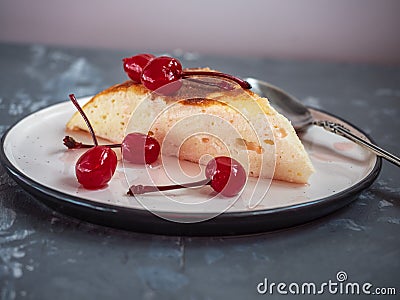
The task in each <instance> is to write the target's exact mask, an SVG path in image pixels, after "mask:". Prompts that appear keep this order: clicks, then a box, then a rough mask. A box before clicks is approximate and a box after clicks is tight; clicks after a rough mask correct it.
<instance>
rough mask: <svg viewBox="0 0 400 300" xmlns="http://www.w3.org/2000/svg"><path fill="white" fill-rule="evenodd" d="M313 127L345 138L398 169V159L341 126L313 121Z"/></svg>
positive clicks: (399, 163)
mask: <svg viewBox="0 0 400 300" xmlns="http://www.w3.org/2000/svg"><path fill="white" fill-rule="evenodd" d="M313 125H317V126H320V127H323V128H324V129H326V130H328V131H330V132H333V133H336V134H338V135H341V136H343V137H345V138H348V139H349V140H351V141H353V142H355V143H357V144H358V145H360V146H362V147H364V148H367V149H368V150H370V151H372V152H373V153H375V154H376V155H378V156H381V157H383V158H385V159H386V160H388V161H389V162H391V163H392V164H395V165H396V166H398V167H400V158H398V157H397V156H395V155H393V154H391V153H389V152H387V151H386V150H383V149H382V148H380V147H378V146H377V145H374V144H372V143H370V142H367V141H365V140H363V139H362V138H360V137H358V136H356V135H355V134H353V133H352V132H351V131H350V130H349V129H347V128H346V127H344V126H343V125H341V124H338V123H334V122H330V121H314V122H313Z"/></svg>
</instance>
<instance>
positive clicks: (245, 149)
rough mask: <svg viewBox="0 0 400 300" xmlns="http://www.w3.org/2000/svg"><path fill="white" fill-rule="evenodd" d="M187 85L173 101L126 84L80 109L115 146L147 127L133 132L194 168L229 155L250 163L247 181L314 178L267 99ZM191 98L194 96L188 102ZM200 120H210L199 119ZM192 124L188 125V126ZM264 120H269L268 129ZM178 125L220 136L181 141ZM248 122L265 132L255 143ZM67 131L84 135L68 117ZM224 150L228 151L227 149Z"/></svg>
mask: <svg viewBox="0 0 400 300" xmlns="http://www.w3.org/2000/svg"><path fill="white" fill-rule="evenodd" d="M199 80H201V78H200V77H199ZM188 82H189V81H188ZM190 84H191V85H190V87H189V88H183V89H181V90H182V92H180V93H177V94H176V95H174V96H161V95H155V93H152V92H151V91H150V90H148V89H147V88H146V87H144V86H143V85H142V84H140V83H135V82H133V81H132V80H128V81H126V82H124V83H121V84H117V85H114V86H111V87H110V88H107V89H106V90H104V91H102V92H100V93H98V94H97V95H95V96H94V97H93V98H92V99H91V100H90V101H89V102H88V103H86V104H85V105H84V106H83V110H84V111H85V113H86V114H87V116H88V118H89V119H90V121H91V123H92V126H93V128H94V131H95V132H96V135H97V136H99V137H102V138H105V139H107V140H110V141H111V142H114V143H120V142H121V141H122V140H123V138H124V136H125V135H126V134H127V129H128V126H129V131H131V130H132V124H137V127H140V124H150V123H151V128H146V129H144V128H142V129H140V128H137V130H136V131H139V132H141V130H142V131H144V130H146V131H145V132H142V133H148V132H150V134H152V135H153V136H154V137H155V138H156V139H157V140H158V141H159V142H160V144H162V146H163V148H164V150H165V152H164V154H165V153H166V154H171V155H175V156H178V157H179V159H183V160H188V161H192V162H196V163H197V162H199V161H200V159H201V158H202V157H203V156H204V155H205V154H208V155H211V156H213V157H215V156H221V155H226V156H229V155H230V151H232V150H233V151H235V153H237V155H238V157H239V158H240V157H241V155H242V156H246V158H247V159H248V160H249V161H250V163H249V164H248V175H249V176H251V177H272V178H273V179H276V180H283V181H287V182H292V183H299V184H305V183H307V182H308V180H309V178H310V176H311V174H312V173H313V172H314V168H313V166H312V163H311V161H310V159H309V157H308V154H307V152H306V151H305V149H304V146H303V145H302V143H301V141H300V139H299V138H298V136H297V134H296V132H295V130H294V128H293V127H292V125H291V124H290V122H289V121H288V119H287V118H285V117H284V116H283V115H281V114H279V113H278V112H277V111H276V110H275V109H274V108H273V107H272V106H271V105H270V103H269V101H268V99H267V98H263V97H260V96H259V95H257V94H255V93H253V92H252V91H250V90H244V89H242V88H240V87H239V86H235V87H234V88H233V90H229V91H228V90H227V91H224V90H223V89H215V88H213V87H212V85H202V84H198V85H197V86H200V87H197V88H196V83H193V82H192V83H190ZM208 87H209V88H208ZM190 93H194V94H196V95H197V96H196V97H191V95H190ZM198 95H200V96H198ZM172 104H173V105H172ZM255 104H256V106H255ZM139 106H140V108H139ZM254 107H258V109H254ZM138 108H139V110H140V113H138ZM243 111H245V112H246V118H244V117H243V114H242V113H241V112H243ZM160 112H162V114H160ZM132 115H133V118H134V122H132V120H131V117H132ZM203 115H204V116H205V115H206V116H212V117H211V118H204V117H201V116H203ZM199 116H200V117H199ZM190 118H192V120H193V122H192V123H191V122H187V120H191V119H190ZM263 119H265V120H267V123H268V126H266V125H265V122H263V121H262V120H263ZM182 120H186V122H185V124H186V125H184V126H183V127H184V128H186V129H187V128H188V127H190V126H191V124H192V126H196V127H199V128H202V129H204V132H215V131H216V128H217V130H218V128H221V132H220V134H219V137H214V136H212V135H207V134H196V135H193V136H191V137H189V138H187V136H184V135H185V134H187V132H188V131H187V130H179V129H178V130H176V128H175V127H174V126H175V125H176V124H177V123H179V122H180V121H182ZM216 120H217V121H216ZM218 120H221V124H218ZM247 120H248V122H249V123H250V124H251V125H252V126H253V127H256V128H258V129H261V131H264V134H263V136H262V138H261V139H260V138H258V139H257V136H256V135H255V134H254V130H251V128H250V127H251V126H250V127H249V124H248V122H247ZM223 124H230V126H231V127H234V128H236V129H237V131H238V132H239V133H240V138H238V137H236V136H233V135H231V134H229V133H224V132H223V127H224V126H223ZM260 126H264V127H262V128H260ZM66 127H67V129H69V130H84V131H87V126H86V124H85V122H84V120H83V119H82V117H81V115H80V114H79V113H75V114H74V115H73V116H72V118H71V119H70V120H69V122H68V123H67V125H66ZM134 127H135V126H134ZM174 128H175V129H174ZM135 129H136V128H135ZM148 129H150V130H148ZM170 132H173V134H170ZM166 136H168V139H166ZM183 141H184V142H183ZM226 144H228V145H229V146H228V147H226ZM168 152H170V153H168ZM271 170H272V171H273V172H270V171H271Z"/></svg>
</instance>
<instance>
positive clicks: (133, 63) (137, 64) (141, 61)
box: [122, 53, 155, 83]
mask: <svg viewBox="0 0 400 300" xmlns="http://www.w3.org/2000/svg"><path fill="white" fill-rule="evenodd" d="M154 57H155V56H154V55H152V54H147V53H142V54H138V55H135V56H132V57H127V58H124V59H123V60H122V61H123V63H124V70H125V72H126V73H127V74H128V76H129V78H130V79H132V80H133V81H134V82H136V83H140V81H141V76H142V71H143V68H144V67H145V66H146V65H147V64H148V63H149V61H150V60H152V59H153V58H154Z"/></svg>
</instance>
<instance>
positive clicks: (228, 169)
mask: <svg viewBox="0 0 400 300" xmlns="http://www.w3.org/2000/svg"><path fill="white" fill-rule="evenodd" d="M205 175H206V179H204V180H200V181H197V182H192V183H187V184H176V185H168V186H152V185H146V186H143V185H133V186H131V187H130V188H129V191H128V193H127V194H128V195H139V194H145V193H150V192H157V191H167V190H174V189H181V188H188V187H198V186H204V185H210V186H211V187H212V188H213V189H214V191H216V192H217V193H218V194H221V195H223V196H225V197H233V196H236V195H237V194H239V193H240V191H241V190H242V189H243V187H244V185H245V183H246V171H245V170H244V168H243V166H242V165H241V164H240V163H239V162H238V161H237V160H235V159H233V158H230V157H226V156H219V157H215V158H213V159H211V160H210V161H209V162H208V164H207V166H206V169H205Z"/></svg>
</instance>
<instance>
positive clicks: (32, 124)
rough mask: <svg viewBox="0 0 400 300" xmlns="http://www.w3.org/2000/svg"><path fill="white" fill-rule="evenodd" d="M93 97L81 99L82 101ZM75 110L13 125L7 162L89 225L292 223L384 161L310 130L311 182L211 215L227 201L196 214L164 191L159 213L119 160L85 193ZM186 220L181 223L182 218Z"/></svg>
mask: <svg viewBox="0 0 400 300" xmlns="http://www.w3.org/2000/svg"><path fill="white" fill-rule="evenodd" d="M88 99H89V98H84V99H81V100H80V102H81V103H84V102H86V101H87V100H88ZM74 111H75V110H74V107H73V106H72V105H71V103H70V102H65V103H60V104H56V105H53V106H50V107H48V108H46V109H43V110H40V111H38V112H36V113H33V114H31V115H29V116H28V117H26V118H24V119H23V120H21V121H20V122H18V123H17V124H15V125H14V126H13V127H12V128H10V129H9V130H8V131H7V133H6V134H5V135H4V136H3V138H2V148H1V159H2V162H3V164H4V165H5V167H6V169H7V170H8V171H9V173H10V174H11V175H12V176H13V177H14V178H15V179H16V180H17V181H18V182H19V183H20V184H21V185H22V186H23V187H24V188H25V189H27V190H28V191H29V192H31V193H32V194H34V195H36V196H38V198H39V199H41V200H42V201H43V202H45V203H46V204H47V205H49V206H51V207H53V208H55V209H58V210H60V211H61V212H64V213H67V214H71V215H74V216H77V217H79V218H82V219H85V220H88V221H91V222H95V223H100V224H103V225H109V226H115V227H120V228H125V229H131V230H137V231H145V232H154V233H162V234H190V235H197V234H200V235H209V234H241V233H251V232H259V231H266V230H272V229H277V228H282V227H288V226H293V225H296V224H300V223H303V222H306V221H309V220H312V219H315V218H317V217H320V216H323V215H325V214H327V213H330V212H332V211H334V210H336V209H338V208H340V207H343V206H344V205H346V204H348V203H349V202H350V201H352V200H354V198H355V197H356V196H357V194H358V193H359V192H360V191H361V190H362V189H364V188H366V187H367V186H369V185H370V184H371V183H372V182H373V180H375V178H376V177H377V175H378V174H379V171H380V166H381V160H380V159H378V158H377V157H376V156H375V155H373V154H371V153H370V152H368V151H366V150H364V149H362V148H361V147H359V146H357V145H356V144H354V143H352V142H350V141H348V140H346V139H344V138H342V137H340V136H337V135H334V134H331V133H329V132H327V131H325V130H324V129H322V128H319V127H311V128H310V129H309V130H308V131H307V132H306V133H305V134H304V135H302V136H301V139H302V142H303V144H304V146H305V148H306V150H307V152H308V153H309V155H310V158H311V160H312V162H313V164H314V167H315V169H316V172H315V174H313V175H312V177H311V179H310V182H309V184H308V185H297V184H290V183H285V182H279V181H273V182H272V184H271V186H270V189H269V191H268V193H267V196H266V197H265V198H264V200H263V201H262V202H261V203H259V204H258V205H257V206H256V207H252V208H250V207H249V199H245V198H244V197H240V198H239V199H238V200H237V201H235V202H232V205H230V207H229V209H228V210H227V211H226V212H225V213H223V214H221V215H219V216H218V217H216V218H212V219H210V218H207V217H204V214H206V213H210V212H218V211H219V210H220V205H221V202H218V201H214V202H213V203H215V204H210V206H208V207H209V211H207V212H205V211H196V207H195V206H190V205H186V206H182V205H174V201H172V202H171V201H165V199H164V197H163V196H161V195H159V194H157V193H155V194H153V195H151V196H149V199H150V200H149V203H151V204H149V205H150V206H151V207H150V208H151V210H152V211H153V213H154V212H156V214H158V213H160V214H161V216H162V218H160V217H158V216H155V215H154V214H153V213H151V212H149V211H148V210H147V209H146V208H145V207H143V205H142V203H141V202H139V201H137V200H136V199H135V198H134V197H129V196H127V195H126V191H127V189H128V186H129V185H128V182H127V180H126V178H125V174H124V170H123V168H122V164H119V165H118V168H117V171H116V173H115V175H114V177H113V179H112V180H111V181H110V183H109V185H108V186H107V187H105V188H103V189H101V190H96V191H91V190H86V189H84V188H82V187H81V186H80V185H79V183H78V182H77V181H76V178H75V174H74V166H75V162H76V160H77V159H78V157H79V156H80V154H81V153H82V152H83V151H85V150H84V149H80V150H67V149H66V148H65V147H64V146H63V144H62V138H63V137H64V136H65V135H66V132H65V124H66V122H67V121H68V119H69V118H70V116H71V115H72V114H73V113H74ZM312 114H313V116H314V118H315V119H317V120H318V119H320V120H331V121H334V122H339V123H342V124H343V125H345V126H346V127H347V128H350V129H351V130H352V131H354V132H355V133H356V134H358V135H360V136H361V137H363V138H365V139H368V138H367V137H366V136H365V135H364V134H363V133H362V132H361V131H360V130H357V129H356V128H354V127H353V126H352V125H351V124H349V123H348V122H345V121H343V120H341V119H338V118H336V117H334V116H332V115H330V114H328V113H325V112H321V111H318V110H315V109H312ZM74 137H76V138H77V139H78V140H86V141H90V138H89V137H88V136H87V135H85V134H78V133H74ZM191 165H192V166H191ZM191 167H193V168H195V169H196V168H197V169H198V166H196V165H194V164H191V163H186V168H187V169H188V170H190V168H191ZM156 171H157V170H156ZM160 172H161V171H160ZM209 189H210V188H209V187H204V188H201V189H200V190H196V191H192V190H190V189H188V190H181V191H171V192H169V195H170V196H171V197H172V198H175V199H176V200H178V202H179V200H180V199H181V200H183V199H189V198H190V199H196V197H199V198H201V197H202V194H204V193H209V192H210V191H209ZM221 201H229V200H227V199H222V200H221ZM147 208H148V207H147ZM160 214H159V215H160ZM215 215H217V214H215ZM168 216H170V217H168ZM187 216H189V217H190V218H191V221H189V222H193V218H198V220H199V221H203V220H205V219H210V220H208V221H204V222H198V223H194V224H183V223H185V222H186V223H187V219H185V218H186V217H187ZM180 218H182V219H181V220H182V222H179V220H180ZM165 219H172V220H174V221H175V222H171V221H167V220H165ZM185 220H186V221H185Z"/></svg>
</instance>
